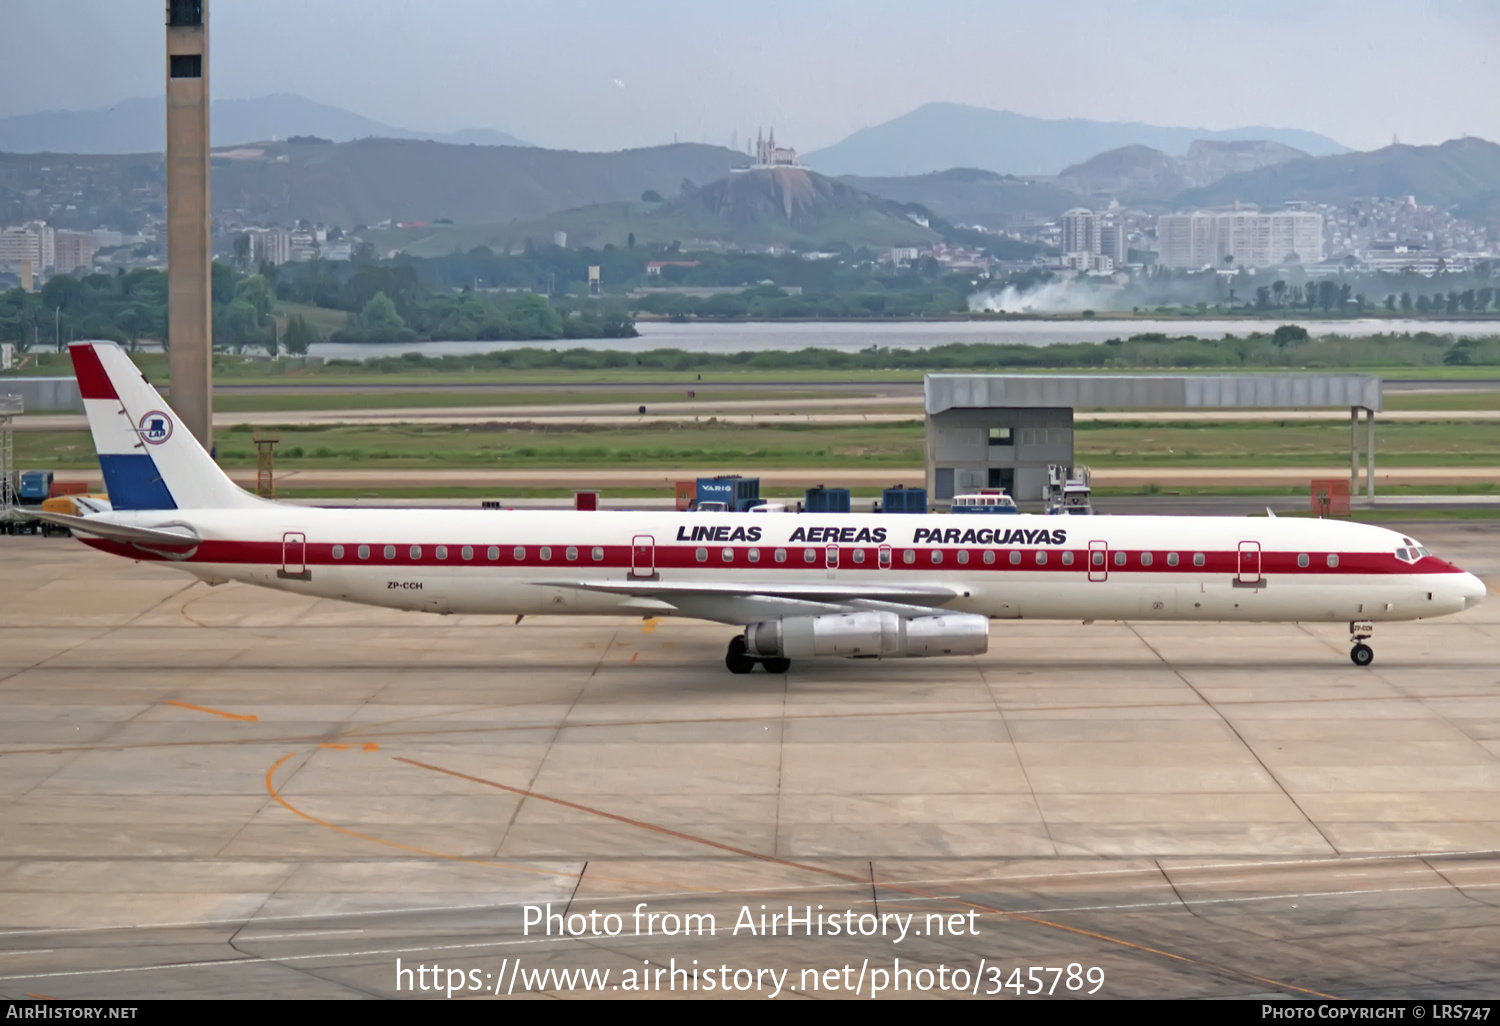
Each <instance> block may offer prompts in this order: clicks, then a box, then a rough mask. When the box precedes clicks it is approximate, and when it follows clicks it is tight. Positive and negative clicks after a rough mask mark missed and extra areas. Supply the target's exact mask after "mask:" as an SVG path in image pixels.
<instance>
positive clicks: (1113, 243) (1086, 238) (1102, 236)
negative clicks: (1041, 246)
mask: <svg viewBox="0 0 1500 1026" xmlns="http://www.w3.org/2000/svg"><path fill="white" fill-rule="evenodd" d="M1061 227H1062V252H1063V266H1064V267H1069V268H1073V269H1075V270H1082V271H1105V272H1107V271H1111V270H1114V269H1115V268H1116V267H1119V266H1120V265H1121V264H1123V263H1125V248H1126V247H1125V229H1124V227H1123V226H1121V225H1120V224H1118V223H1116V222H1113V221H1106V220H1105V219H1104V218H1102V217H1100V216H1099V215H1098V214H1096V213H1094V212H1093V211H1092V210H1087V209H1085V208H1083V207H1075V208H1074V209H1072V210H1069V211H1068V212H1067V213H1065V214H1063V216H1062V225H1061Z"/></svg>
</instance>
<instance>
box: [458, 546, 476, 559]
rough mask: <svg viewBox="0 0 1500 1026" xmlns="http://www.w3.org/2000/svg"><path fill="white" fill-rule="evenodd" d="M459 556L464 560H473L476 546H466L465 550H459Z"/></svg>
mask: <svg viewBox="0 0 1500 1026" xmlns="http://www.w3.org/2000/svg"><path fill="white" fill-rule="evenodd" d="M458 554H459V555H460V556H462V557H463V558H464V559H473V558H474V546H472V545H465V546H464V547H463V548H461V549H459V550H458Z"/></svg>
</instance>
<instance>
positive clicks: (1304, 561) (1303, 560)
mask: <svg viewBox="0 0 1500 1026" xmlns="http://www.w3.org/2000/svg"><path fill="white" fill-rule="evenodd" d="M1311 562H1312V560H1310V559H1308V558H1307V553H1305V552H1303V553H1299V554H1298V556H1297V565H1298V566H1307V565H1308V564H1309V563H1311Z"/></svg>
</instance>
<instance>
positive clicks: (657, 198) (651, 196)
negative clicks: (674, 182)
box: [641, 189, 662, 203]
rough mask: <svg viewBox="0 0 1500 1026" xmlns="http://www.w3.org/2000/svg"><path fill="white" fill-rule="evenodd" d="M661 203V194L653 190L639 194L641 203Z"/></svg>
mask: <svg viewBox="0 0 1500 1026" xmlns="http://www.w3.org/2000/svg"><path fill="white" fill-rule="evenodd" d="M661 201H662V199H661V193H659V192H657V191H656V190H655V189H647V190H646V191H645V192H643V193H641V202H642V203H660V202H661Z"/></svg>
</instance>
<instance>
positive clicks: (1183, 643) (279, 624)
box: [0, 522, 1500, 1000]
mask: <svg viewBox="0 0 1500 1026" xmlns="http://www.w3.org/2000/svg"><path fill="white" fill-rule="evenodd" d="M1411 530H1412V531H1414V532H1415V535H1414V536H1415V537H1417V538H1418V539H1420V540H1421V541H1422V542H1423V543H1425V544H1427V545H1428V546H1429V547H1430V548H1432V549H1433V550H1434V551H1435V552H1436V553H1437V554H1439V555H1442V556H1444V557H1446V558H1451V559H1453V560H1454V561H1456V562H1458V563H1459V564H1460V565H1463V566H1465V567H1466V568H1468V569H1471V570H1474V571H1475V572H1477V573H1479V574H1481V575H1482V576H1484V577H1485V578H1486V580H1487V581H1488V582H1489V583H1491V584H1492V585H1495V584H1500V525H1495V524H1491V523H1481V522H1473V523H1444V524H1421V525H1413V526H1412V527H1411ZM190 582H191V579H190V578H187V577H185V576H179V575H177V574H173V573H171V572H170V571H168V570H165V569H163V568H161V567H159V566H148V565H138V564H134V563H130V562H127V561H123V560H118V559H112V558H110V557H106V556H103V555H100V554H96V553H93V552H91V551H90V550H87V549H85V548H84V547H82V546H81V545H78V544H77V543H76V542H72V541H69V540H66V539H49V540H44V539H40V538H4V539H0V710H3V711H0V822H3V823H4V827H3V829H0V995H3V996H4V997H8V998H22V997H25V996H27V995H46V996H52V997H59V998H75V997H85V996H93V997H119V998H144V997H176V996H210V995H212V996H246V997H248V996H263V995H266V994H273V993H274V994H276V995H278V996H306V997H358V996H365V995H382V996H384V995H395V994H396V993H397V989H396V988H397V985H398V980H403V978H400V977H398V976H397V972H396V969H397V959H398V958H399V959H401V965H402V966H403V967H405V968H408V969H410V968H412V967H413V966H415V965H422V966H426V967H431V966H432V965H434V964H437V965H440V966H441V967H442V969H443V972H444V973H445V974H446V973H447V971H448V970H449V969H454V970H461V976H460V977H459V979H460V982H461V985H462V986H463V987H465V988H466V989H465V990H464V991H461V993H465V994H468V995H469V996H480V995H491V994H495V993H499V994H506V993H513V994H516V995H519V994H522V993H535V992H536V991H538V990H540V991H544V992H547V993H560V992H572V993H577V992H581V991H582V989H583V985H582V982H581V981H579V980H576V979H571V978H570V985H568V986H563V985H560V984H559V983H558V981H557V979H556V977H555V976H553V977H546V978H540V977H536V976H534V975H532V974H534V973H536V972H540V971H545V970H547V969H552V970H564V969H565V970H568V971H570V972H571V971H572V970H574V969H591V970H597V971H599V972H603V971H604V970H609V972H610V973H611V975H610V977H609V978H608V979H607V980H606V981H604V982H602V983H601V984H600V986H601V987H602V988H604V991H605V993H608V994H616V993H620V994H625V993H631V991H630V990H629V984H626V983H625V981H626V980H627V979H628V977H627V973H630V972H634V973H640V972H642V971H643V970H647V969H648V968H649V969H651V970H654V969H658V968H660V969H665V970H666V971H667V972H668V973H669V974H670V972H671V969H672V968H678V969H682V970H684V975H683V976H682V977H680V978H675V980H676V983H675V986H676V988H677V989H675V990H671V991H668V990H667V985H668V983H669V982H672V981H673V980H674V978H673V977H671V976H670V975H669V976H665V977H662V978H661V980H660V982H659V985H660V987H661V989H662V991H664V992H665V993H667V994H668V995H670V994H674V993H676V994H680V993H682V988H684V987H696V988H697V990H696V991H695V990H692V989H689V991H688V992H689V993H710V994H717V993H718V992H719V991H718V990H715V991H712V992H708V991H707V990H706V987H707V981H708V980H709V979H711V978H714V977H717V978H719V979H720V980H722V979H724V978H726V974H728V976H727V978H729V979H731V980H732V981H735V982H733V983H732V985H731V986H730V990H731V993H736V994H744V995H747V996H758V997H761V998H769V997H771V996H772V994H771V986H772V983H773V981H774V979H775V977H774V975H773V976H772V977H766V976H765V975H764V974H763V973H760V971H762V970H767V969H769V970H772V971H773V973H779V972H785V975H784V976H783V977H782V982H781V985H780V986H779V988H778V989H777V991H776V993H777V997H776V999H777V1000H788V999H794V998H801V997H829V996H848V995H850V994H852V993H854V992H855V991H854V988H855V986H856V984H857V985H858V987H859V988H861V989H860V991H859V993H860V995H861V996H865V997H868V996H870V991H871V990H872V989H873V988H874V986H875V985H876V983H877V982H878V981H879V979H880V977H879V976H878V973H879V972H881V971H884V972H885V973H886V974H887V990H886V991H885V992H884V994H885V995H887V996H889V995H890V994H891V993H892V991H891V990H890V987H891V983H890V981H891V980H897V981H899V973H898V972H897V969H898V967H897V966H896V965H895V964H894V962H895V960H896V959H900V967H904V968H906V969H907V970H908V973H912V972H918V971H920V970H929V971H930V973H929V975H930V977H931V980H932V981H933V982H932V984H931V986H930V988H929V989H928V990H927V991H926V992H927V993H934V994H941V993H945V992H944V991H942V990H939V989H938V984H937V983H936V982H935V981H936V979H937V975H936V973H937V970H938V969H939V967H942V968H943V969H944V971H945V972H946V973H947V974H948V976H949V977H953V976H954V973H953V971H954V970H955V969H963V971H964V972H965V974H966V986H965V988H963V989H961V990H960V989H959V988H956V987H953V988H950V989H949V990H948V991H947V992H946V993H947V994H948V995H949V996H957V995H958V994H960V993H965V994H970V996H986V995H988V996H1000V995H1001V994H1003V995H1004V996H1008V997H1014V996H1016V995H1015V993H1014V991H1013V990H1011V989H1005V988H1004V987H1002V989H1001V990H1000V992H999V994H990V988H991V986H992V973H993V971H994V970H995V969H996V968H997V967H998V968H999V969H1000V970H1001V971H1000V973H999V976H1000V979H1001V981H1002V983H1003V982H1004V981H1006V980H1009V979H1010V978H1011V971H1012V969H1016V968H1019V969H1020V974H1019V976H1017V977H1016V980H1017V981H1018V985H1019V986H1022V987H1026V988H1029V987H1030V986H1031V984H1029V983H1027V982H1026V976H1027V970H1028V968H1029V967H1031V966H1040V967H1056V968H1057V970H1058V975H1057V981H1056V982H1055V983H1054V987H1055V989H1056V991H1057V994H1056V996H1079V995H1081V994H1083V993H1084V992H1085V991H1086V990H1087V989H1088V988H1089V987H1092V986H1093V984H1092V983H1086V984H1084V985H1082V986H1080V987H1079V988H1078V989H1076V990H1070V989H1069V982H1070V980H1071V979H1072V978H1073V977H1070V976H1069V975H1068V972H1069V970H1068V967H1069V966H1071V965H1077V966H1078V976H1077V978H1078V979H1084V978H1085V974H1086V973H1088V972H1089V971H1090V970H1093V969H1098V970H1100V971H1101V972H1102V978H1103V983H1102V985H1101V989H1100V991H1099V993H1101V994H1105V995H1109V996H1117V997H1118V996H1142V997H1146V996H1149V997H1157V996H1220V997H1224V996H1241V997H1244V996H1261V995H1280V996H1304V997H1310V996H1317V995H1332V996H1338V997H1429V996H1430V997H1434V998H1437V997H1443V998H1462V997H1481V996H1489V995H1492V994H1493V993H1494V991H1495V987H1496V985H1497V983H1500V811H1497V810H1500V670H1497V665H1500V658H1497V657H1500V599H1495V598H1492V600H1491V601H1490V602H1488V603H1485V604H1483V605H1481V606H1479V607H1478V608H1476V609H1473V610H1469V611H1468V612H1466V613H1464V614H1462V615H1460V616H1457V617H1453V618H1449V619H1444V620H1438V621H1433V622H1430V623H1413V624H1399V625H1381V626H1379V627H1378V628H1377V630H1376V633H1375V637H1374V639H1373V641H1372V644H1373V645H1374V646H1375V649H1376V652H1377V657H1376V662H1375V664H1374V666H1373V667H1371V668H1369V669H1364V670H1361V669H1357V668H1355V667H1354V666H1353V665H1351V663H1350V662H1349V660H1348V657H1347V650H1348V641H1347V635H1346V633H1345V630H1344V628H1343V627H1342V626H1340V625H1308V626H1305V627H1304V626H1297V625H1240V626H1234V625H1217V624H1209V625H1186V624H1160V623H1153V624H1144V623H1142V624H1129V623H1124V624H1121V623H1108V624H1106V623H1099V624H1093V625H1090V626H1083V625H1079V624H1061V623H1037V622H1030V621H1014V622H996V623H995V624H994V625H993V627H992V632H991V639H992V640H991V649H990V652H989V653H988V654H987V655H985V656H981V657H976V658H972V659H969V658H965V659H957V660H933V661H917V660H913V661H902V662H885V663H869V662H858V663H856V662H838V661H835V662H826V663H824V662H820V663H813V662H807V663H804V664H799V665H797V666H794V667H793V669H792V671H791V672H790V673H789V674H787V675H784V676H770V675H767V674H764V673H760V672H757V673H756V674H754V675H752V676H748V677H735V676H732V675H730V674H728V673H727V672H726V671H725V670H724V669H723V666H722V654H723V648H724V644H725V641H726V640H727V638H728V636H729V634H730V633H731V632H732V631H731V629H730V628H727V627H722V626H716V625H711V624H697V623H691V622H671V621H662V620H647V621H640V620H634V621H627V620H612V619H583V620H568V619H562V618H550V619H549V618H539V619H528V620H526V621H525V622H524V623H522V624H520V625H516V624H514V623H512V622H511V621H509V620H502V619H498V618H487V617H442V618H439V617H429V616H425V615H423V614H400V613H390V612H381V611H372V610H368V609H364V608H361V607H354V606H349V605H345V604H341V603H336V602H328V601H309V600H303V599H296V598H288V597H286V596H281V595H278V594H275V593H271V592H265V591H257V590H253V589H250V588H247V587H243V586H239V585H226V586H223V587H220V588H213V589H210V588H208V587H206V586H204V585H201V584H193V583H190ZM549 902H550V903H552V906H553V909H552V910H553V911H554V912H557V913H559V914H562V913H566V914H567V915H570V916H571V915H573V914H574V913H578V914H580V915H583V914H586V913H589V912H597V913H598V917H600V918H602V917H605V916H608V915H609V914H611V913H613V914H615V915H618V916H619V917H620V920H619V922H620V923H621V924H622V930H621V932H620V933H619V934H618V935H616V936H607V935H598V936H595V935H585V936H578V937H575V936H566V937H564V936H559V935H557V933H556V932H554V934H553V936H550V937H548V936H546V935H540V936H539V935H537V933H536V931H535V930H533V931H532V933H531V934H530V935H526V934H524V933H523V926H522V924H523V916H524V912H523V908H524V906H526V905H528V904H534V905H540V906H545V905H546V904H547V903H549ZM643 902H644V903H645V905H646V908H645V914H646V915H650V914H651V913H653V912H654V913H659V914H661V915H662V916H666V915H675V916H677V917H678V920H679V926H680V923H681V918H682V917H683V916H686V915H688V914H695V915H699V916H706V915H712V916H713V917H714V925H715V930H714V932H713V934H712V935H708V934H707V933H705V934H704V935H702V936H699V935H696V934H695V935H693V936H684V935H682V933H681V932H680V930H679V931H678V933H677V934H676V935H675V936H664V935H663V934H662V932H661V930H664V929H665V928H666V926H667V925H668V921H667V920H665V919H660V920H658V921H657V924H656V927H657V928H656V930H655V931H654V932H652V933H651V934H650V935H644V934H639V935H638V934H637V933H635V932H634V931H633V930H632V922H633V914H634V912H635V911H636V910H637V907H638V906H639V905H640V904H641V903H643ZM762 905H765V906H767V909H766V910H765V911H766V914H767V915H768V916H769V915H772V914H778V913H785V911H786V907H787V906H789V905H790V906H792V908H793V909H794V915H795V916H801V915H803V910H804V909H809V910H810V914H811V915H814V916H816V915H819V914H820V912H821V913H823V914H827V915H830V916H832V915H834V914H835V913H836V914H837V915H838V916H839V917H840V921H841V922H852V923H856V924H857V923H859V922H861V917H868V919H865V920H864V921H865V922H868V923H874V924H876V927H875V929H876V931H877V932H874V933H873V934H871V935H863V934H860V933H859V932H858V931H857V930H856V935H855V936H854V937H852V938H851V937H849V936H848V935H847V934H846V933H843V932H841V933H840V934H839V935H838V936H832V935H829V934H828V933H824V934H823V935H821V936H818V935H814V936H803V935H802V934H801V933H800V932H798V933H797V935H796V936H793V937H787V936H786V935H785V930H784V926H785V924H784V922H783V923H782V924H781V927H782V928H781V929H779V932H778V933H777V934H776V935H775V936H767V935H765V934H763V933H761V932H759V931H757V932H755V933H747V932H746V930H744V929H740V930H738V932H731V928H732V927H733V926H734V925H735V923H736V922H737V921H738V920H739V919H740V917H741V916H742V915H743V914H745V912H746V911H748V913H749V914H750V915H751V916H752V918H754V917H758V916H759V915H760V914H761V911H762V910H761V906H762ZM820 905H821V906H823V907H822V909H821V910H820V909H819V906H820ZM846 913H847V914H848V916H849V919H848V920H845V919H844V916H845V914H846ZM971 913H972V916H971ZM908 915H911V916H913V917H914V918H913V919H911V920H909V921H908V928H909V931H910V932H908V934H907V935H906V936H905V937H904V938H902V939H901V940H899V941H896V940H894V939H893V937H894V932H893V931H894V929H895V928H896V927H893V926H891V922H892V921H891V919H890V917H892V916H900V917H905V916H908ZM929 917H930V918H929ZM576 921H577V920H576V919H575V922H576ZM756 921H757V922H758V920H756ZM698 922H699V923H700V924H702V923H704V922H706V921H705V920H699V921H698ZM899 923H900V920H897V921H896V924H897V926H899ZM882 926H883V927H884V928H885V929H886V932H885V933H884V934H882V933H880V932H878V931H879V930H880V928H881V927H882ZM935 926H936V927H938V928H940V930H941V932H939V931H938V929H935V928H934V927H935ZM673 959H675V960H676V962H675V966H674V965H673V961H672V960H673ZM694 959H697V960H698V964H697V965H696V966H693V965H692V964H691V963H692V962H693V960H694ZM981 960H983V961H981ZM648 963H649V966H648ZM721 966H722V967H723V972H721ZM846 966H847V967H848V969H847V972H846V971H845V967H846ZM690 969H696V970H698V975H697V976H696V977H692V976H689V975H687V973H688V971H689V970H690ZM741 969H744V970H751V971H752V972H750V973H749V974H748V975H747V976H743V977H740V976H735V975H734V973H735V972H736V971H737V970H741ZM830 972H832V973H833V974H834V975H833V976H829V975H827V974H828V973H830ZM758 973H759V975H757V974H758ZM809 973H810V974H811V975H809ZM752 977H753V978H754V979H755V984H754V986H749V985H747V986H746V988H744V989H738V988H739V983H738V982H737V981H739V980H742V979H750V978H752ZM955 978H956V977H955ZM912 979H913V981H914V982H913V986H914V987H915V988H916V989H917V990H918V991H919V992H921V981H922V979H923V977H921V976H915V977H912ZM444 981H445V983H451V982H452V978H451V977H448V976H446V975H445V976H444ZM474 981H477V983H478V986H477V988H476V989H474V990H468V989H467V988H468V987H469V984H470V983H471V982H474ZM518 981H519V982H518ZM1053 981H1054V977H1053V975H1052V973H1051V971H1050V970H1048V971H1046V972H1044V973H1043V980H1042V986H1043V988H1044V989H1045V988H1046V986H1047V984H1048V983H1049V982H1053ZM429 982H430V981H429ZM950 982H951V980H950ZM533 983H534V984H535V986H533ZM968 983H972V984H973V987H972V990H971V989H969V987H968ZM622 985H623V986H625V987H626V988H627V989H626V990H624V991H614V990H610V989H609V988H611V987H619V986H622ZM896 985H897V986H899V982H898V983H897V984H896ZM412 986H413V987H414V986H415V979H414V978H413V981H412ZM407 989H409V988H407V987H405V986H404V982H403V989H402V991H401V993H403V994H404V993H406V990H407ZM720 989H722V988H720ZM651 992H652V993H653V994H654V993H655V992H656V991H655V988H654V987H653V988H652V991H651ZM417 996H427V997H431V996H433V992H432V991H431V990H426V991H423V990H421V989H418V990H417ZM454 996H455V997H457V996H458V994H457V993H455V995H454ZM901 996H905V993H902V994H901Z"/></svg>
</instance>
